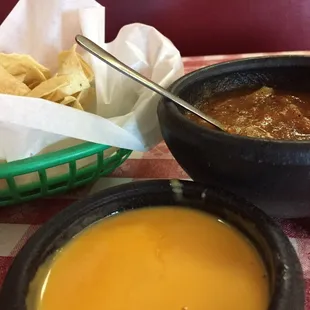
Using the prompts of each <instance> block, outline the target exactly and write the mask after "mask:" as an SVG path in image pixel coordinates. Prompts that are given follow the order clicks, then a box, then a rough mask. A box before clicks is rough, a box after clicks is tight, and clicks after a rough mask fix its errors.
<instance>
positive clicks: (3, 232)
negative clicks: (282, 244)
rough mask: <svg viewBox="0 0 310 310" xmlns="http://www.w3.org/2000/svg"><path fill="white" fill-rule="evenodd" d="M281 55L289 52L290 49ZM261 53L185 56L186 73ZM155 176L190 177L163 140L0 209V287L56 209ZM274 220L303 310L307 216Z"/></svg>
mask: <svg viewBox="0 0 310 310" xmlns="http://www.w3.org/2000/svg"><path fill="white" fill-rule="evenodd" d="M277 54H279V53H277ZM281 54H292V52H291V53H281ZM294 54H302V55H304V54H307V55H310V51H309V52H294ZM263 55H264V54H261V53H260V54H242V55H225V56H202V57H186V58H184V66H185V73H188V72H190V71H193V70H196V69H198V68H200V67H204V66H207V65H211V64H214V63H218V62H223V61H227V60H233V59H238V58H246V57H255V56H263ZM156 178H167V179H168V178H179V179H189V177H188V176H187V175H186V173H185V172H184V171H183V170H182V168H181V167H180V166H179V165H178V164H177V162H176V161H175V159H174V158H173V157H172V155H171V153H170V152H169V150H168V148H167V146H166V145H165V143H163V142H162V143H160V144H159V145H157V146H156V147H155V148H153V149H152V150H151V151H149V152H147V153H139V152H134V153H133V154H132V155H131V157H130V158H129V159H128V160H127V161H125V162H124V163H123V165H122V166H121V167H119V168H118V169H117V170H116V171H114V173H113V174H112V175H110V176H109V177H104V178H101V179H100V180H98V181H97V182H96V183H95V184H93V185H89V186H87V187H84V188H81V189H78V190H76V191H73V192H70V193H68V194H66V195H63V196H60V197H59V196H58V197H52V198H46V199H44V200H43V199H42V200H37V201H33V202H29V203H26V204H23V205H20V206H14V207H7V208H0V287H1V284H2V282H3V280H4V277H5V274H6V272H7V270H8V268H9V266H10V265H11V263H12V261H13V259H14V257H15V256H16V254H17V253H18V251H19V250H20V249H21V247H22V246H23V245H24V243H25V242H26V241H27V239H28V238H29V237H30V236H31V235H32V234H33V233H34V232H35V231H36V230H37V229H38V228H39V227H40V226H41V225H42V224H44V223H45V222H46V221H47V220H48V219H50V218H51V217H52V216H53V215H55V214H56V213H57V212H59V211H61V210H62V209H63V208H65V207H66V206H68V205H70V204H72V203H73V202H74V201H76V200H77V199H80V198H83V197H85V196H86V195H89V194H92V193H94V192H96V191H98V190H101V189H104V188H107V187H111V186H114V185H118V184H121V183H126V182H131V181H133V180H139V179H156ZM309 208H310V203H309ZM277 221H278V222H279V223H280V225H281V227H282V228H283V230H284V232H285V233H286V235H287V236H288V237H289V238H290V240H291V242H292V244H293V246H294V248H295V249H296V251H297V254H298V256H299V258H300V260H301V264H302V267H303V271H304V277H305V281H306V296H307V297H306V310H310V218H305V219H298V220H277ZM292 310H293V309H292Z"/></svg>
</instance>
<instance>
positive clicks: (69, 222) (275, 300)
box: [0, 180, 304, 310]
mask: <svg viewBox="0 0 310 310" xmlns="http://www.w3.org/2000/svg"><path fill="white" fill-rule="evenodd" d="M180 184H181V187H182V189H183V199H182V200H180V198H179V195H177V194H176V193H175V192H173V191H172V188H171V182H170V181H169V180H158V181H143V182H135V183H129V184H126V185H120V186H117V187H114V188H111V189H108V190H105V191H102V192H101V193H98V194H96V195H94V196H92V197H90V198H88V199H86V200H83V201H80V202H78V203H75V204H74V205H72V206H71V207H69V208H67V209H65V210H64V211H62V212H60V213H59V214H58V215H57V216H55V217H54V218H53V219H52V220H50V221H49V222H48V223H47V224H45V225H44V226H43V227H42V228H41V229H39V230H38V231H37V232H36V233H35V234H34V235H33V237H31V238H30V240H29V241H28V242H27V244H26V245H25V246H24V248H23V249H22V250H21V251H20V252H19V254H18V255H17V257H16V259H15V261H14V263H13V265H12V267H11V268H10V270H9V272H8V275H7V277H6V279H5V281H4V284H3V287H2V291H1V292H0V309H5V310H26V306H25V296H26V294H27V290H28V285H29V282H30V281H31V280H32V279H33V277H34V275H35V273H36V271H37V269H38V266H40V265H41V264H42V263H43V262H44V261H45V259H46V258H47V257H48V256H49V255H50V254H52V253H54V252H55V250H56V249H58V248H60V247H62V246H63V245H64V244H65V243H66V242H68V241H69V240H70V239H71V238H72V237H73V236H74V235H76V234H77V233H78V232H80V231H81V230H82V229H83V228H85V227H87V226H88V225H90V224H92V223H93V222H95V221H97V220H99V219H102V218H104V217H106V216H109V215H111V214H114V213H118V212H123V211H126V210H130V209H137V208H144V207H149V206H152V207H156V206H163V205H169V206H170V205H171V206H174V205H179V206H180V205H186V206H188V207H191V208H195V209H199V210H202V211H205V212H208V213H210V214H214V215H215V216H218V217H220V218H222V219H223V220H225V221H226V222H228V223H230V224H232V225H234V226H235V227H237V228H238V229H239V230H240V231H241V232H242V233H243V234H244V235H246V236H247V237H248V238H249V239H250V240H251V241H252V243H253V244H254V245H255V246H256V248H257V249H258V251H259V253H260V254H261V256H262V258H263V260H264V261H265V264H266V268H267V271H268V274H269V279H270V291H271V296H272V297H271V302H270V307H269V308H268V309H269V310H292V309H294V310H302V309H303V308H304V284H303V277H302V272H301V267H300V263H299V261H298V258H297V256H296V253H295V251H294V249H293V247H292V245H291V244H290V242H289V240H288V239H287V237H286V236H285V235H284V234H283V232H282V231H281V230H280V229H279V228H278V226H277V225H276V224H275V223H274V222H273V221H272V220H271V219H270V218H269V217H268V216H266V215H265V214H264V213H263V212H262V211H260V210H259V209H258V208H256V207H254V206H253V205H251V204H249V203H247V202H246V201H244V200H240V199H238V198H236V197H235V196H234V195H232V194H229V193H227V192H224V191H222V190H219V189H215V188H212V187H207V188H206V187H205V186H203V185H200V184H198V183H194V182H190V181H183V182H181V183H180ZM179 188H180V187H179Z"/></svg>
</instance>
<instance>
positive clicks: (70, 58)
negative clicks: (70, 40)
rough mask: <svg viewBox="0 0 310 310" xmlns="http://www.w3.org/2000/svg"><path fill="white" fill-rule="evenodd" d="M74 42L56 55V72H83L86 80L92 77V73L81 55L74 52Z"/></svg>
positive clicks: (90, 79)
mask: <svg viewBox="0 0 310 310" xmlns="http://www.w3.org/2000/svg"><path fill="white" fill-rule="evenodd" d="M76 47H77V45H76V44H74V45H73V46H72V48H71V49H70V50H68V51H63V52H61V53H60V54H59V56H58V74H84V75H85V76H86V77H87V79H88V81H90V82H91V81H92V80H93V79H94V73H93V71H92V69H91V68H90V66H89V65H88V64H87V63H86V62H85V60H84V59H83V58H82V56H81V55H79V54H78V53H77V52H76Z"/></svg>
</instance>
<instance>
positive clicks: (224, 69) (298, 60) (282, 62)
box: [158, 55, 310, 148]
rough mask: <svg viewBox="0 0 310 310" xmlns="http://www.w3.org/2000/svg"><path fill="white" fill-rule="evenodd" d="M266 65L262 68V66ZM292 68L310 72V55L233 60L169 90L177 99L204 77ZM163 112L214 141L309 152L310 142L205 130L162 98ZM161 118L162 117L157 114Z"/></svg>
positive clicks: (189, 76)
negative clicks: (301, 149) (304, 68)
mask: <svg viewBox="0 0 310 310" xmlns="http://www.w3.org/2000/svg"><path fill="white" fill-rule="evenodd" d="M262 65H263V66H262ZM293 65H298V66H303V67H309V70H310V56H308V55H270V56H258V57H249V58H242V59H234V60H229V61H224V62H220V63H216V64H213V65H209V66H204V67H202V68H199V69H197V70H194V71H192V72H189V73H187V74H185V75H183V76H182V77H180V78H179V79H177V80H176V81H174V82H173V83H172V84H171V85H170V86H169V87H168V90H169V91H171V92H172V93H173V94H175V95H177V96H178V95H179V93H180V91H181V90H182V89H183V88H184V87H185V86H189V85H190V82H192V83H193V82H195V81H197V80H200V79H202V78H201V74H203V75H207V77H205V76H203V80H206V79H207V78H210V77H214V76H217V75H221V74H225V73H232V72H235V71H238V69H239V70H240V71H242V70H248V69H258V68H263V67H265V68H268V67H292V66H293ZM160 109H167V110H168V111H169V112H170V113H172V114H173V116H174V117H175V118H176V119H177V121H179V122H182V123H183V124H184V126H186V128H191V129H192V130H193V131H195V133H196V134H198V135H199V134H201V135H209V136H210V135H211V136H214V137H215V138H218V139H222V140H224V141H227V140H229V141H235V142H237V143H242V142H247V143H253V144H268V145H274V146H276V145H278V146H279V145H280V146H283V147H290V146H291V145H294V146H295V147H296V145H297V146H298V147H301V148H308V147H309V144H310V140H309V141H307V140H276V139H266V138H257V137H248V136H241V135H237V134H230V133H227V132H224V131H221V130H214V129H212V128H208V127H206V126H201V125H198V124H197V123H195V122H194V121H192V120H190V119H188V118H187V117H186V116H184V115H183V114H182V113H181V112H180V110H179V108H178V107H177V105H176V104H175V103H173V102H172V101H170V100H169V99H166V98H164V97H162V98H161V99H160V101H159V105H158V111H160ZM158 114H160V113H158Z"/></svg>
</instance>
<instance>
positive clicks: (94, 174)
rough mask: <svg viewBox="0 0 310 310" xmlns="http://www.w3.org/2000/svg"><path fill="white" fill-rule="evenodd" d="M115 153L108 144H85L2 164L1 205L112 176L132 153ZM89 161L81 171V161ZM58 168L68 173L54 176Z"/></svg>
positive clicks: (126, 151)
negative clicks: (26, 178) (53, 173)
mask: <svg viewBox="0 0 310 310" xmlns="http://www.w3.org/2000/svg"><path fill="white" fill-rule="evenodd" d="M113 150H114V148H111V147H110V146H107V145H99V144H94V143H90V142H86V143H82V144H79V145H77V146H73V147H70V148H66V149H63V150H60V151H56V152H51V153H48V154H43V155H38V156H34V157H31V158H27V159H24V160H17V161H14V162H10V163H3V164H0V206H7V205H12V204H17V203H21V202H26V201H30V200H34V199H37V198H40V197H45V196H50V195H55V194H61V193H64V192H66V191H68V190H70V189H72V188H76V187H78V186H82V185H85V184H87V183H90V182H94V181H96V180H97V179H98V178H99V177H101V176H104V175H108V174H110V173H111V172H112V171H113V170H114V169H115V168H117V167H118V166H119V165H121V164H122V163H123V162H124V161H125V160H126V159H127V158H128V157H129V155H130V154H131V152H132V151H130V150H125V149H116V148H115V151H114V152H113ZM91 156H92V157H91ZM87 158H89V159H90V161H91V163H90V164H88V165H87V166H85V167H83V168H80V169H79V168H78V161H79V160H85V159H87ZM57 167H58V168H59V167H62V168H63V169H65V170H66V172H65V173H63V174H61V175H57V176H51V175H52V174H51V173H50V172H51V171H53V170H52V169H57ZM28 176H31V177H32V181H31V182H29V183H27V182H26V183H25V184H20V182H19V180H21V178H24V177H28ZM34 176H35V178H34ZM34 179H35V180H34ZM24 180H25V179H24Z"/></svg>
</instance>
